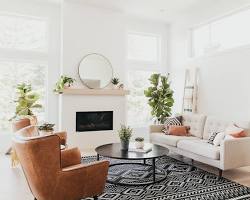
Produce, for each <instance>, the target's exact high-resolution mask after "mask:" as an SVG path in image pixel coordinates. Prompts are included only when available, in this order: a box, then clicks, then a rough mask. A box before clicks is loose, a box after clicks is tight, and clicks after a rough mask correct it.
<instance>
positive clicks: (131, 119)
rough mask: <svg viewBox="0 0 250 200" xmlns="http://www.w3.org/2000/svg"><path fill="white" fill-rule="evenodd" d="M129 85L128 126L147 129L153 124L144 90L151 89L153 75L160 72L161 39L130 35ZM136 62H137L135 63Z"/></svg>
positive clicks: (140, 34)
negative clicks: (150, 82) (150, 83)
mask: <svg viewBox="0 0 250 200" xmlns="http://www.w3.org/2000/svg"><path fill="white" fill-rule="evenodd" d="M127 37H128V44H127V46H128V48H127V51H128V52H127V55H128V56H127V68H128V73H127V84H128V88H129V90H130V95H129V96H128V99H127V100H128V104H127V105H128V113H127V118H128V119H127V121H128V124H129V125H130V126H132V127H134V128H142V127H146V126H147V125H148V124H149V123H150V122H151V114H150V111H151V109H150V107H149V105H148V103H147V101H148V100H147V98H146V97H145V96H144V90H145V89H146V88H147V87H149V80H148V79H149V78H150V76H151V74H153V73H156V72H159V69H160V63H161V53H160V47H161V37H160V36H159V35H154V34H147V33H133V32H132V33H131V32H130V33H128V35H127ZM133 61H135V62H133Z"/></svg>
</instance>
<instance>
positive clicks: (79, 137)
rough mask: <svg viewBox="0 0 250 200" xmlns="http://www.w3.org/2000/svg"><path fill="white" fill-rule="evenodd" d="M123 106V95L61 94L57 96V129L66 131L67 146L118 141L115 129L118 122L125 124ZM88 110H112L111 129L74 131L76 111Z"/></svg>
mask: <svg viewBox="0 0 250 200" xmlns="http://www.w3.org/2000/svg"><path fill="white" fill-rule="evenodd" d="M125 107H126V97H125V96H120V95H114V96H112V95H74V94H62V95H60V97H59V113H60V116H59V129H60V130H66V131H67V132H68V144H69V146H77V147H79V148H80V149H81V150H86V149H94V148H95V147H97V146H99V145H102V144H107V143H112V142H118V141H119V138H118V135H117V130H118V129H119V127H120V124H126V121H125V119H126V112H125ZM88 111H113V131H110V130H109V131H89V132H79V133H78V132H76V112H88Z"/></svg>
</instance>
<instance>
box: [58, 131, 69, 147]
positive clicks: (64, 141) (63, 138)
mask: <svg viewBox="0 0 250 200" xmlns="http://www.w3.org/2000/svg"><path fill="white" fill-rule="evenodd" d="M55 134H56V135H58V136H59V138H60V144H62V145H65V146H66V144H67V132H65V131H60V132H55Z"/></svg>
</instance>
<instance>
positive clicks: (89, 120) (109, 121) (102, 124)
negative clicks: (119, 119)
mask: <svg viewBox="0 0 250 200" xmlns="http://www.w3.org/2000/svg"><path fill="white" fill-rule="evenodd" d="M104 130H113V111H91V112H76V132H84V131H104Z"/></svg>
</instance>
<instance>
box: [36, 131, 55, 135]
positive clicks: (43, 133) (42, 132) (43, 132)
mask: <svg viewBox="0 0 250 200" xmlns="http://www.w3.org/2000/svg"><path fill="white" fill-rule="evenodd" d="M51 134H53V131H39V135H41V136H46V135H51Z"/></svg>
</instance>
